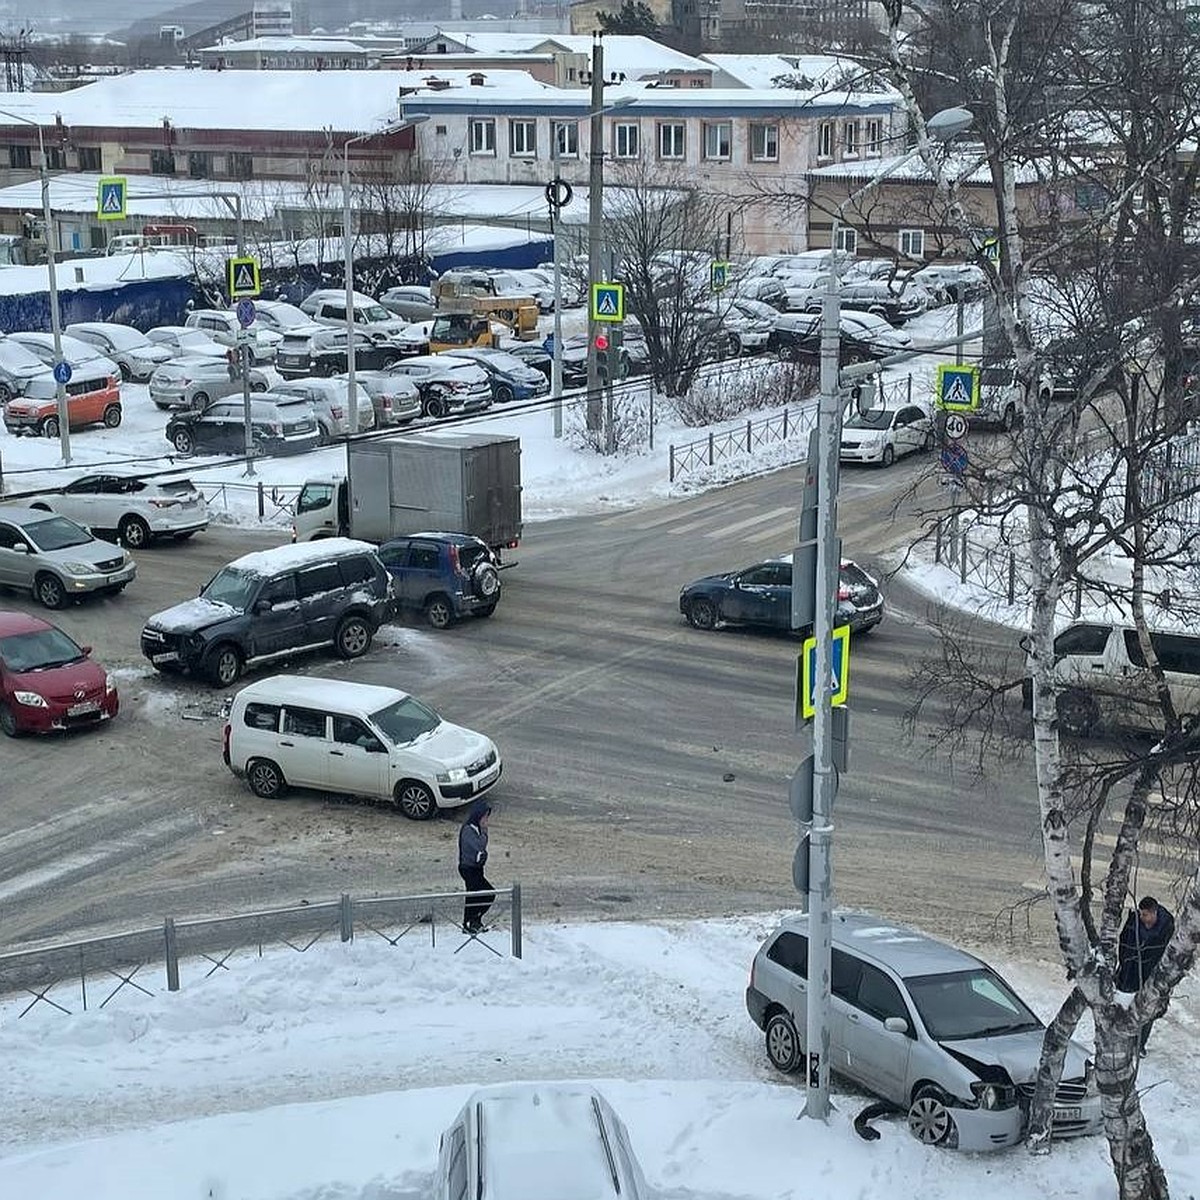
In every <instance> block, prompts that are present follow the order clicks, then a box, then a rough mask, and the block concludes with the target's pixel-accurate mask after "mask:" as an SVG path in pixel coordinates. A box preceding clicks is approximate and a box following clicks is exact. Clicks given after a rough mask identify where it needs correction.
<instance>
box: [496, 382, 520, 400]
mask: <svg viewBox="0 0 1200 1200" xmlns="http://www.w3.org/2000/svg"><path fill="white" fill-rule="evenodd" d="M515 399H516V396H515V395H514V394H513V390H512V388H510V387H509V386H508V384H507V383H502V384H500V386H499V387H498V388H497V389H496V403H497V404H509V403H511V402H512V401H513V400H515Z"/></svg>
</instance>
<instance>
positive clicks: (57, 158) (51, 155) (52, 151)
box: [46, 146, 67, 171]
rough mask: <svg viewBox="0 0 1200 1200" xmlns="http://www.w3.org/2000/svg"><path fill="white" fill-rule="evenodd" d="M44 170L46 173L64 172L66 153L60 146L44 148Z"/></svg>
mask: <svg viewBox="0 0 1200 1200" xmlns="http://www.w3.org/2000/svg"><path fill="white" fill-rule="evenodd" d="M46 169H47V170H48V171H65V170H66V169H67V152H66V151H65V150H64V149H63V148H62V147H61V146H47V147H46Z"/></svg>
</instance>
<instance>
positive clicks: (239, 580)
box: [200, 567, 262, 612]
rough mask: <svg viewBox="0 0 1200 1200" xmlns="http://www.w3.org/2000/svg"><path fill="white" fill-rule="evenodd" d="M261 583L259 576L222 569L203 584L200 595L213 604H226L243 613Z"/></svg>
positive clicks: (247, 572) (230, 568)
mask: <svg viewBox="0 0 1200 1200" xmlns="http://www.w3.org/2000/svg"><path fill="white" fill-rule="evenodd" d="M261 582H262V576H260V575H255V574H253V573H252V572H250V571H239V570H238V569H237V568H236V567H224V568H222V569H221V570H220V571H218V572H217V573H216V574H215V575H214V576H213V577H212V578H211V579H210V580H209V581H208V583H207V584H205V587H204V591H202V592H201V593H200V595H202V596H203V597H204V598H205V600H211V601H213V603H214V604H228V605H229V607H230V608H236V609H238V610H239V611H240V612H245V611H246V609H247V608H249V607H250V601H251V600H253V599H254V594H255V592H257V591H258V585H259V584H260V583H261Z"/></svg>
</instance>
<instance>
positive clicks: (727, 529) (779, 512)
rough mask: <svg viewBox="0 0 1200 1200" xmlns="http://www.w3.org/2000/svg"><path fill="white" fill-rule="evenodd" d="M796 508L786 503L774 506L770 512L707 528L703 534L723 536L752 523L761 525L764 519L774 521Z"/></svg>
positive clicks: (793, 511) (739, 530)
mask: <svg viewBox="0 0 1200 1200" xmlns="http://www.w3.org/2000/svg"><path fill="white" fill-rule="evenodd" d="M795 512H796V510H795V508H794V507H792V505H790V504H789V505H787V506H786V507H784V508H775V509H772V510H771V511H770V512H765V513H755V514H754V516H752V517H747V518H746V519H745V520H744V521H735V522H734V523H733V524H732V525H723V526H722V527H721V528H720V529H712V530H709V532H708V533H706V534H705V535H704V536H705V537H706V538H724V537H728V536H729V535H730V534H733V533H740V532H741V531H742V530H743V529H749V528H750V527H751V526H753V525H761V524H763V522H764V521H774V520H776V519H777V518H779V517H782V516H793V515H794V514H795Z"/></svg>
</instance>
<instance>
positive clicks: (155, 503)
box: [150, 500, 181, 508]
mask: <svg viewBox="0 0 1200 1200" xmlns="http://www.w3.org/2000/svg"><path fill="white" fill-rule="evenodd" d="M179 503H181V502H180V501H179V500H151V501H150V507H151V508H174V507H175V506H176V505H177V504H179Z"/></svg>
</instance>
